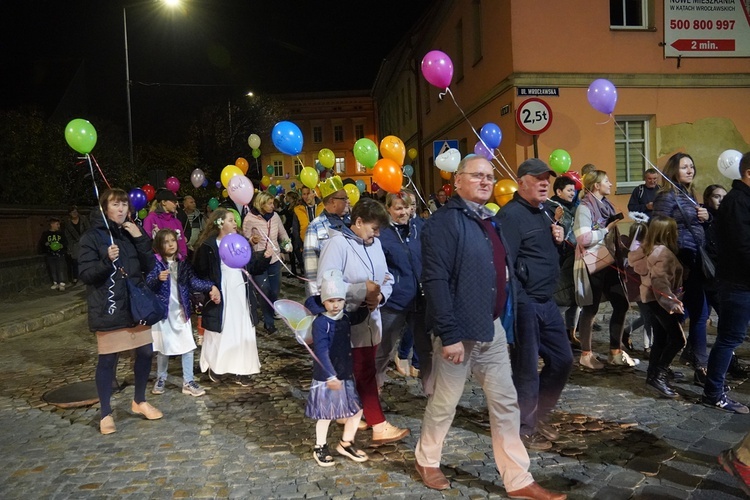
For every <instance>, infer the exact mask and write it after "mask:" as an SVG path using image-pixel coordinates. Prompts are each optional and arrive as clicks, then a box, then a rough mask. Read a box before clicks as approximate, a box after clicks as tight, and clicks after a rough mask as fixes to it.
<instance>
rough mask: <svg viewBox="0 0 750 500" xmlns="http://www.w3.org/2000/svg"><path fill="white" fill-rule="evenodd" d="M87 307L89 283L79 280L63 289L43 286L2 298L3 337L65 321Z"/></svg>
mask: <svg viewBox="0 0 750 500" xmlns="http://www.w3.org/2000/svg"><path fill="white" fill-rule="evenodd" d="M86 309H87V308H86V285H84V284H83V283H81V282H80V281H79V282H78V284H76V285H73V286H70V285H69V286H68V287H67V288H66V290H65V291H64V292H61V291H59V290H52V289H50V287H49V286H44V287H38V288H34V289H28V290H24V291H22V292H19V293H18V294H16V295H13V296H8V297H3V298H0V340H6V339H9V338H13V337H16V336H18V335H23V334H24V333H28V332H33V331H36V330H41V329H42V328H46V327H48V326H53V325H56V324H59V323H62V322H63V321H67V320H69V319H72V318H74V317H76V316H78V315H80V314H84V313H85V312H86Z"/></svg>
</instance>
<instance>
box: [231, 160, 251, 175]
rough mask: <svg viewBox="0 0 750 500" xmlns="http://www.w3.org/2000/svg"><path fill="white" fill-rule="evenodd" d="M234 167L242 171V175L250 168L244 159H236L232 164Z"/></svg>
mask: <svg viewBox="0 0 750 500" xmlns="http://www.w3.org/2000/svg"><path fill="white" fill-rule="evenodd" d="M234 164H235V166H236V167H237V168H239V169H240V170H242V175H245V174H246V173H247V169H248V168H250V165H249V164H248V163H247V160H246V159H244V158H237V161H236V162H234Z"/></svg>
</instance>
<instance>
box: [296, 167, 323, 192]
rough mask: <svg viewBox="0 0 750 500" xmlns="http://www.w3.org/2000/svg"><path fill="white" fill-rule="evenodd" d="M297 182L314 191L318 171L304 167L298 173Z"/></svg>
mask: <svg viewBox="0 0 750 500" xmlns="http://www.w3.org/2000/svg"><path fill="white" fill-rule="evenodd" d="M299 180H300V182H302V184H303V185H305V186H307V187H309V188H310V189H314V188H315V186H317V185H318V171H317V170H315V169H314V168H312V167H305V168H303V169H302V171H301V172H300V173H299Z"/></svg>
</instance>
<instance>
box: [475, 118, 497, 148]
mask: <svg viewBox="0 0 750 500" xmlns="http://www.w3.org/2000/svg"><path fill="white" fill-rule="evenodd" d="M479 136H480V137H481V138H482V140H483V141H484V143H485V144H486V145H487V147H488V148H490V149H496V148H498V147H500V142H502V140H503V133H502V132H501V131H500V127H498V126H497V125H495V124H494V123H485V124H484V127H482V130H480V131H479Z"/></svg>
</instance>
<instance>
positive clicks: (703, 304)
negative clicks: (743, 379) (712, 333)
mask: <svg viewBox="0 0 750 500" xmlns="http://www.w3.org/2000/svg"><path fill="white" fill-rule="evenodd" d="M703 285H704V278H703V270H702V269H701V266H700V263H698V265H697V266H694V267H692V268H690V274H689V275H688V278H687V279H686V280H685V283H684V285H683V286H684V288H685V296H684V297H683V298H682V302H683V303H684V304H685V309H686V311H685V312H686V314H687V316H688V317H689V318H690V328H689V330H688V338H687V347H688V349H689V350H690V351H692V352H693V354H694V355H695V365H696V366H706V362H707V361H708V347H707V345H706V321H708V301H707V300H706V292H705V291H704V290H703Z"/></svg>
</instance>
